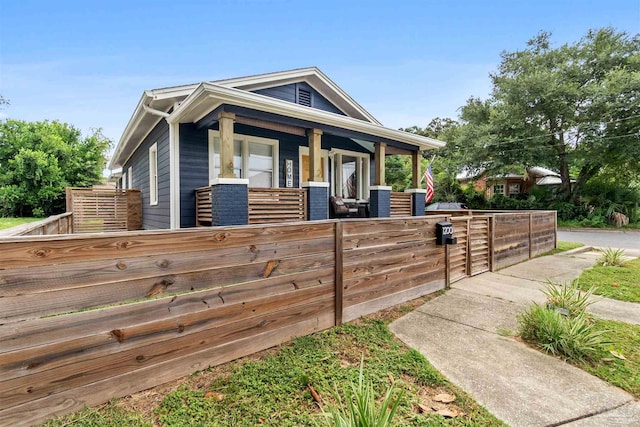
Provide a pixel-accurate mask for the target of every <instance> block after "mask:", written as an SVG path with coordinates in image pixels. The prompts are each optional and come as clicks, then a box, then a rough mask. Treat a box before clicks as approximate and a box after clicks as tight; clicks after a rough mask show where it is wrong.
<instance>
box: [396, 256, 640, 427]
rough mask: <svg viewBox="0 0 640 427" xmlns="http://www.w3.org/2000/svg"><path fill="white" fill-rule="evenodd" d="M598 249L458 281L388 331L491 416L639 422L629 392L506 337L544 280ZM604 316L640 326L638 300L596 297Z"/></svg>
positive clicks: (571, 422) (531, 421) (569, 271)
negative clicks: (417, 352) (473, 399)
mask: <svg viewBox="0 0 640 427" xmlns="http://www.w3.org/2000/svg"><path fill="white" fill-rule="evenodd" d="M598 256H599V254H598V253H595V252H583V253H572V254H560V255H554V256H546V257H541V258H536V259H533V260H531V261H527V262H524V263H521V264H518V265H516V266H513V267H509V268H506V269H503V270H500V271H499V272H498V273H484V274H481V275H478V276H475V277H471V278H467V279H464V280H461V281H459V282H457V283H454V284H453V285H452V289H451V290H450V291H448V292H446V293H445V294H444V295H442V296H440V297H438V298H435V299H433V300H431V301H429V302H428V303H426V304H425V305H423V306H422V307H420V308H418V309H417V310H415V311H413V312H412V313H409V314H407V315H406V316H404V317H402V318H400V319H398V320H396V321H395V322H393V323H392V324H391V325H390V329H391V330H392V331H393V332H394V333H395V334H396V335H397V336H398V338H400V339H401V340H402V341H403V342H405V343H406V344H407V345H409V346H411V347H413V348H415V349H417V350H418V351H420V353H422V354H423V355H424V356H425V357H426V358H427V359H428V360H429V361H430V362H431V363H432V364H433V365H434V366H435V367H436V368H437V369H438V370H439V371H440V372H442V373H443V374H444V375H445V376H446V377H447V378H449V380H451V381H452V382H453V383H454V384H456V385H457V386H459V387H460V388H462V389H463V390H465V391H467V392H468V393H470V394H471V395H472V396H474V398H475V399H476V400H477V401H478V402H479V403H480V404H482V405H484V406H485V407H486V408H487V409H488V410H489V411H491V412H492V413H493V414H494V415H495V416H497V417H498V418H500V419H502V420H504V421H505V422H506V423H507V424H509V425H511V426H513V427H517V426H560V425H567V426H572V427H587V426H640V402H639V401H636V400H634V398H633V396H631V395H630V394H628V393H626V392H624V391H622V390H620V389H618V388H617V387H613V386H611V385H609V384H607V383H605V382H604V381H602V380H600V379H598V378H596V377H594V376H592V375H590V374H588V373H586V372H584V371H583V370H581V369H579V368H576V367H573V366H571V365H569V364H568V363H565V362H562V361H561V360H559V359H556V358H554V357H551V356H547V355H545V354H543V353H541V352H539V351H537V350H534V349H532V348H529V347H528V346H526V345H525V344H523V343H521V342H518V341H516V340H515V339H514V338H513V337H511V336H508V333H509V332H510V331H516V330H517V320H516V316H517V314H518V313H520V312H522V311H523V310H524V309H525V308H526V307H527V306H528V305H529V304H530V303H531V301H538V302H542V301H544V295H543V294H542V292H541V291H540V290H541V289H542V288H543V287H544V283H545V282H546V279H547V278H549V279H551V280H554V281H560V282H562V281H570V280H572V279H574V278H576V277H578V276H579V275H580V273H581V272H582V271H583V270H584V269H586V268H589V267H591V266H592V265H593V264H594V263H595V261H596V259H597V257H598ZM591 308H592V312H593V313H594V314H596V315H598V316H601V317H603V318H609V319H615V320H621V321H626V322H631V323H636V324H640V304H633V303H625V302H621V301H614V300H609V299H604V298H602V299H601V301H599V302H598V303H596V304H594V305H592V306H591Z"/></svg>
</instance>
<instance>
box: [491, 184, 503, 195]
mask: <svg viewBox="0 0 640 427" xmlns="http://www.w3.org/2000/svg"><path fill="white" fill-rule="evenodd" d="M496 187H502V192H501V193H497V192H496ZM491 190H492V192H493V194H494V195H495V194H502V195H503V196H504V195H505V192H504V190H505V188H504V184H493V186H492V187H491Z"/></svg>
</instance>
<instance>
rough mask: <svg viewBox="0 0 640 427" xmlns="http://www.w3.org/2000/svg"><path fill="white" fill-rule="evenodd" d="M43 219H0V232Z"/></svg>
mask: <svg viewBox="0 0 640 427" xmlns="http://www.w3.org/2000/svg"><path fill="white" fill-rule="evenodd" d="M41 219H43V218H0V230H4V229H5V228H11V227H15V226H16V225H22V224H26V223H28V222H34V221H40V220H41Z"/></svg>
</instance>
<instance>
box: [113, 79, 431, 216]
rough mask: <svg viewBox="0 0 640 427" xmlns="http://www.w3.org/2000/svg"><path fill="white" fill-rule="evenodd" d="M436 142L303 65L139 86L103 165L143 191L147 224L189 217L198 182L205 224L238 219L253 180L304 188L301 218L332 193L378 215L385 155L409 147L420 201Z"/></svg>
mask: <svg viewBox="0 0 640 427" xmlns="http://www.w3.org/2000/svg"><path fill="white" fill-rule="evenodd" d="M443 145H444V143H443V142H441V141H437V140H434V139H430V138H426V137H423V136H419V135H415V134H411V133H407V132H403V131H399V130H396V129H391V128H386V127H384V126H382V125H381V124H380V123H379V122H378V121H377V120H376V119H375V118H374V117H373V116H372V115H371V114H369V113H368V112H367V111H366V110H365V109H364V108H362V106H360V105H359V104H358V103H357V102H356V101H354V100H353V99H352V98H351V97H350V96H349V95H347V94H346V93H345V92H344V91H343V90H342V89H340V88H339V87H338V86H337V85H336V84H335V83H334V82H333V81H331V80H330V79H329V78H328V77H327V76H326V75H325V74H323V73H322V72H321V71H320V70H319V69H318V68H316V67H310V68H302V69H295V70H289V71H282V72H276V73H269V74H260V75H255V76H249V77H241V78H233V79H227V80H218V81H213V82H202V83H199V84H190V85H184V86H176V87H168V88H161V89H153V90H147V91H145V92H144V93H143V95H142V97H141V99H140V101H139V102H138V105H137V106H136V108H135V110H134V112H133V115H132V117H131V119H130V120H129V123H128V124H127V126H126V128H125V130H124V132H123V134H122V137H121V138H120V141H119V142H118V145H117V147H116V149H115V152H114V155H113V157H112V159H111V162H110V165H109V167H110V168H111V169H116V168H122V178H121V180H120V186H121V187H123V188H136V189H140V190H141V192H142V197H143V212H142V217H143V227H144V228H145V229H157V228H183V227H193V226H195V225H196V189H198V188H202V187H208V186H210V188H211V193H210V194H211V205H212V208H211V211H212V214H211V218H212V225H233V224H246V223H247V222H248V221H247V216H248V214H247V210H248V207H249V206H248V203H249V202H248V201H247V194H248V191H250V189H253V188H271V189H284V188H301V189H305V191H307V194H306V198H305V200H306V203H307V211H306V212H307V216H308V219H309V220H314V219H324V218H327V217H328V215H329V199H330V197H331V196H338V197H341V198H343V199H345V200H355V201H362V202H363V203H367V206H368V207H369V206H370V215H371V216H372V217H376V216H377V217H380V216H382V217H384V216H389V203H390V202H389V198H390V191H391V188H390V187H388V186H386V185H385V181H384V157H385V155H388V154H409V155H412V156H413V157H412V158H413V159H414V187H416V189H415V191H414V193H415V196H416V197H414V199H415V201H416V203H417V204H419V203H420V202H419V199H421V197H419V194H421V190H419V189H417V187H418V179H419V177H420V175H421V173H420V170H419V158H420V152H421V151H424V150H431V149H435V148H438V147H441V146H443ZM274 191H275V190H274ZM422 204H423V205H424V200H423V201H422ZM414 212H416V214H419V212H420V209H419V207H418V206H416V207H415V208H414Z"/></svg>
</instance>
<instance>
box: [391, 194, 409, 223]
mask: <svg viewBox="0 0 640 427" xmlns="http://www.w3.org/2000/svg"><path fill="white" fill-rule="evenodd" d="M411 214H412V210H411V193H402V192H398V191H392V192H391V216H392V217H395V216H411Z"/></svg>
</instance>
